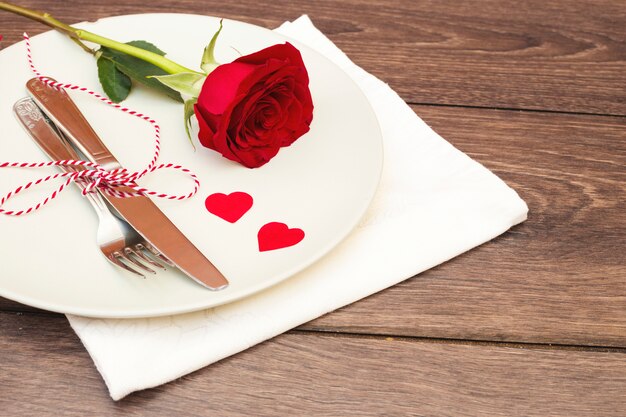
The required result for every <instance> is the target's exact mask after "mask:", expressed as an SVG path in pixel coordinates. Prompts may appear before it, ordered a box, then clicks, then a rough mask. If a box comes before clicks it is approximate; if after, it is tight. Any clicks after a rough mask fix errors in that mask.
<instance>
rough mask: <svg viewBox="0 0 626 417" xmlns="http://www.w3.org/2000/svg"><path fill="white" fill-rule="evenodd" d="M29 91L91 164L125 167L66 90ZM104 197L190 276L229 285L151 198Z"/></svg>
mask: <svg viewBox="0 0 626 417" xmlns="http://www.w3.org/2000/svg"><path fill="white" fill-rule="evenodd" d="M26 89H27V90H28V94H29V95H30V96H31V97H32V99H33V100H34V101H35V103H36V104H37V106H39V107H40V108H41V110H42V111H43V112H44V113H45V114H46V115H47V116H48V117H49V118H50V119H51V120H52V122H53V123H54V124H55V125H56V126H57V127H58V128H59V129H60V130H61V131H62V132H63V133H64V134H65V135H66V136H67V138H68V139H69V140H70V141H71V142H72V143H73V144H74V145H75V146H76V147H77V148H78V149H80V151H81V152H82V153H83V154H85V155H86V156H87V158H89V160H90V161H92V162H95V163H97V164H99V165H100V166H102V167H103V168H105V169H108V170H110V169H116V168H121V165H120V163H119V162H118V161H117V159H115V157H114V156H113V155H112V154H111V152H110V151H109V150H108V149H107V148H106V146H105V145H104V143H103V142H102V141H101V140H100V138H99V137H98V135H97V134H96V132H94V130H93V129H92V127H91V126H90V125H89V123H88V122H87V120H86V119H85V117H84V116H83V114H82V113H81V112H80V110H79V109H78V107H76V104H75V103H74V102H73V101H72V99H71V98H70V96H69V95H68V94H67V93H66V92H65V91H64V90H62V89H55V88H52V87H48V86H47V85H46V84H44V83H43V82H41V81H40V80H38V79H37V78H33V79H31V80H29V81H28V82H27V83H26ZM119 191H122V192H124V191H126V192H133V190H132V189H131V188H129V187H120V188H119ZM102 195H103V197H104V198H105V199H106V200H107V201H108V202H109V203H110V204H111V205H112V206H113V207H114V208H115V209H116V210H117V212H118V213H119V214H120V215H121V216H122V217H123V218H124V220H126V221H127V222H128V223H129V224H130V225H131V226H133V227H134V228H135V229H136V230H137V232H139V234H141V235H142V236H143V237H144V239H146V240H147V241H148V242H149V243H150V244H151V245H152V246H154V247H155V248H156V249H157V250H158V251H159V252H161V253H162V254H163V255H164V256H166V257H167V258H168V259H169V260H171V261H172V263H174V265H176V266H177V267H178V268H179V269H180V270H181V271H182V272H184V273H185V274H186V275H188V276H189V277H191V278H193V279H194V280H195V281H196V282H198V283H199V284H201V285H203V286H205V287H207V288H209V289H212V290H221V289H224V288H226V287H227V286H228V280H227V279H226V278H225V277H224V275H223V274H222V273H221V272H220V271H219V270H218V269H217V268H216V267H215V265H213V263H211V261H209V260H208V259H207V258H206V257H205V256H204V255H203V254H202V252H200V251H199V250H198V248H196V247H195V246H194V245H193V243H191V242H190V241H189V240H188V239H187V238H186V237H185V235H183V234H182V232H181V231H180V230H178V228H177V227H176V226H175V225H174V224H173V223H172V222H171V221H170V220H169V219H168V218H167V217H166V216H165V214H163V212H162V211H161V210H160V209H159V208H158V207H157V206H156V205H155V204H154V203H153V202H152V201H151V200H150V199H149V198H148V197H142V196H140V197H130V198H118V197H114V196H110V195H108V194H106V193H102Z"/></svg>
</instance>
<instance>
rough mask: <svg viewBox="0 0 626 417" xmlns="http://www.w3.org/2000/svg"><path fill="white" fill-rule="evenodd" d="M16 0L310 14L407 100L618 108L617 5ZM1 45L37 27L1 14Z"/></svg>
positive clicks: (242, 16) (228, 13)
mask: <svg viewBox="0 0 626 417" xmlns="http://www.w3.org/2000/svg"><path fill="white" fill-rule="evenodd" d="M20 3H21V4H23V5H25V6H29V7H33V8H39V9H42V10H46V11H48V12H50V13H52V14H53V15H55V16H57V17H59V18H62V19H63V20H64V21H67V22H69V23H74V22H79V21H84V20H96V19H98V18H102V17H107V16H113V15H120V14H131V13H145V12H181V13H197V14H210V15H216V16H222V17H226V18H232V19H237V20H242V21H246V22H250V23H253V24H257V25H261V26H265V27H269V28H274V27H276V26H278V25H279V24H280V23H282V22H283V21H285V20H293V19H295V18H297V17H298V16H300V15H301V14H305V13H306V14H309V16H310V17H311V18H312V19H313V21H314V22H315V23H316V25H318V27H319V28H320V29H321V30H322V31H323V32H324V33H326V34H327V35H328V36H329V37H330V38H331V39H332V40H333V41H334V42H336V43H337V45H338V46H339V47H341V48H342V49H343V50H344V51H345V52H346V53H347V54H348V55H349V56H350V57H351V58H352V59H353V60H354V61H355V62H356V63H358V64H359V65H361V66H363V67H364V68H365V69H366V70H368V71H370V72H372V73H373V74H375V75H377V76H379V77H380V78H382V79H383V80H385V81H386V82H389V83H390V84H391V86H392V87H393V88H394V89H396V90H397V91H398V92H399V93H400V95H401V96H402V97H403V98H404V99H405V100H407V101H409V102H412V103H429V104H445V105H464V106H480V107H491V108H493V107H498V108H516V109H537V110H553V111H568V112H584V113H601V114H607V113H608V114H620V115H626V90H625V89H624V86H625V85H626V42H624V40H625V38H626V29H625V28H626V2H623V1H611V0H606V1H600V0H597V1H593V2H577V1H559V2H545V1H544V0H527V1H524V2H519V1H516V0H467V1H462V2H460V1H455V0H448V1H441V0H427V1H419V2H417V1H408V0H386V1H385V2H384V4H381V3H380V2H375V1H362V0H361V1H359V0H346V1H335V0H318V1H315V2H310V1H306V0H289V1H286V0H282V1H280V0H279V1H276V0H271V1H269V0H265V1H254V2H253V1H243V2H226V1H218V0H212V1H203V2H198V1H193V0H181V1H178V2H175V3H174V2H145V1H139V0H131V1H125V0H124V1H122V0H109V1H107V2H99V3H94V2H85V1H63V2H51V1H48V0H38V1H22V2H20ZM0 28H2V32H3V34H4V36H5V38H6V41H5V43H6V44H10V43H14V42H16V41H18V40H20V39H21V38H20V37H21V34H22V32H23V31H25V30H27V31H28V32H30V33H32V34H35V33H40V32H42V31H44V30H47V29H46V28H45V27H43V26H42V25H40V24H38V23H34V22H30V21H27V20H26V19H24V18H20V17H16V16H13V15H10V14H8V13H5V12H1V13H0Z"/></svg>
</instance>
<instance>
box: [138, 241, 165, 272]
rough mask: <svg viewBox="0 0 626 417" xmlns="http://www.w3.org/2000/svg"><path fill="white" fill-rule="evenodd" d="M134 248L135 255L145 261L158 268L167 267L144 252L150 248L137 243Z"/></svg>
mask: <svg viewBox="0 0 626 417" xmlns="http://www.w3.org/2000/svg"><path fill="white" fill-rule="evenodd" d="M133 249H134V253H135V255H137V256H139V257H140V258H141V259H142V260H143V261H145V262H147V263H149V264H150V265H152V266H155V267H157V268H161V269H165V267H164V266H163V265H161V264H160V263H158V262H156V261H154V260H152V259H150V258H148V257H147V256H146V255H145V253H144V252H145V251H147V250H148V249H147V248H146V247H145V246H144V245H143V244H141V243H137V244H136V245H135V247H134V248H133ZM150 253H152V252H150ZM155 256H156V255H155Z"/></svg>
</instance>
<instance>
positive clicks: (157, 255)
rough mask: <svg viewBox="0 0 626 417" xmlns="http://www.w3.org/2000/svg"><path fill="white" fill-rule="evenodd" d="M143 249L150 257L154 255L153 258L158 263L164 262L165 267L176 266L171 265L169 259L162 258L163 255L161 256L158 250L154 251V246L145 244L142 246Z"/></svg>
mask: <svg viewBox="0 0 626 417" xmlns="http://www.w3.org/2000/svg"><path fill="white" fill-rule="evenodd" d="M144 247H145V248H146V249H148V251H149V252H150V253H151V254H152V255H154V256H155V257H157V258H158V259H159V260H160V261H163V262H165V264H166V265H169V266H176V265H174V263H173V262H172V261H170V260H169V259H167V258H166V257H165V256H163V254H162V253H161V252H159V251H158V250H156V248H155V247H154V246H152V245H151V244H149V243H145V244H144Z"/></svg>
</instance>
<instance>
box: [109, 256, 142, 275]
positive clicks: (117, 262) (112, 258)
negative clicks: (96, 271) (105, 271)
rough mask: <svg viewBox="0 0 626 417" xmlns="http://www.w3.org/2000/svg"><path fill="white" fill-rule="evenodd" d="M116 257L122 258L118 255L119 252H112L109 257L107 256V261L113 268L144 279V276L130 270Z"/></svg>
mask: <svg viewBox="0 0 626 417" xmlns="http://www.w3.org/2000/svg"><path fill="white" fill-rule="evenodd" d="M118 257H121V258H123V256H122V255H121V254H120V253H119V252H113V253H111V254H110V255H109V256H107V259H108V260H109V261H110V262H111V263H113V264H114V265H115V266H118V267H120V268H122V269H125V270H126V271H128V272H131V273H133V274H135V275H139V276H140V277H142V278H145V277H146V276H145V275H144V274H142V273H140V272H137V271H135V270H134V269H132V268H130V267H129V266H128V265H126V264H125V263H124V262H121V261H120V260H119V259H118Z"/></svg>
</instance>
